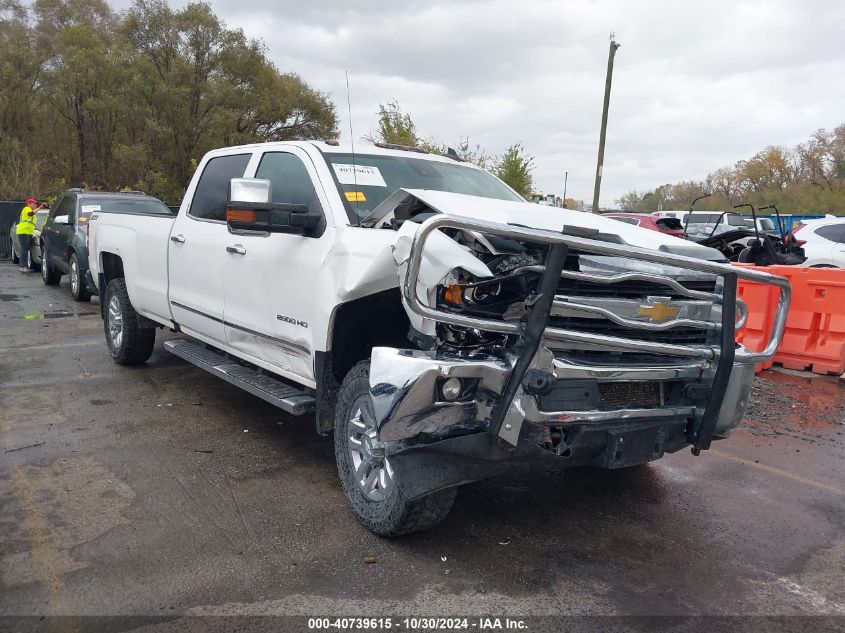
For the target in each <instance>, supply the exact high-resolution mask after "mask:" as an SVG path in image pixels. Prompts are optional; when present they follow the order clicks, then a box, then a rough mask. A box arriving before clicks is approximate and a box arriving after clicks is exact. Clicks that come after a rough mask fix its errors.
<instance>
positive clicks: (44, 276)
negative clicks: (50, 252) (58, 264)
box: [41, 251, 62, 286]
mask: <svg viewBox="0 0 845 633" xmlns="http://www.w3.org/2000/svg"><path fill="white" fill-rule="evenodd" d="M61 278H62V274H61V273H60V272H59V271H58V270H56V269H55V268H54V267H53V266H51V265H50V261H49V260H48V259H47V255H46V254H45V253H44V252H43V251H42V253H41V280H42V281H43V282H44V283H45V285H47V286H55V285H56V284H58V283H59V281H61Z"/></svg>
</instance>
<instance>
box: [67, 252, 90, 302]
mask: <svg viewBox="0 0 845 633" xmlns="http://www.w3.org/2000/svg"><path fill="white" fill-rule="evenodd" d="M67 270H68V277H70V294H72V295H73V298H74V299H76V300H77V301H88V300H89V299H91V293H90V292H88V288H86V287H85V278H84V277H83V276H82V269H81V268H80V266H79V257H77V255H76V253H71V254H70V259H69V260H68V263H67Z"/></svg>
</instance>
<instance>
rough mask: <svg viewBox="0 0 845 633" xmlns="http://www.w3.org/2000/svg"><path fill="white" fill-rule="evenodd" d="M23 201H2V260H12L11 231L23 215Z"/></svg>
mask: <svg viewBox="0 0 845 633" xmlns="http://www.w3.org/2000/svg"><path fill="white" fill-rule="evenodd" d="M23 205H24V201H23V200H0V259H11V258H12V239H11V237H10V236H9V231H11V230H12V225H13V224H14V223H15V221H16V220H17V219H18V218H19V217H20V215H21V209H22V208H23Z"/></svg>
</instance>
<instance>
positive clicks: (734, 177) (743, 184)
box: [616, 123, 845, 213]
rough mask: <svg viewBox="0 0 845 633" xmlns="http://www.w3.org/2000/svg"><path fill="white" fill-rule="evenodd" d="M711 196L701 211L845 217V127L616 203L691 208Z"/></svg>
mask: <svg viewBox="0 0 845 633" xmlns="http://www.w3.org/2000/svg"><path fill="white" fill-rule="evenodd" d="M705 193H710V194H711V197H709V198H706V199H704V200H702V201H701V202H699V203H698V204H696V209H702V210H726V209H730V208H731V207H733V206H734V205H737V204H743V203H750V204H753V205H754V206H755V207H759V206H765V205H769V204H775V205H777V207H778V209H779V210H780V211H781V212H787V213H845V123H843V124H842V125H840V126H838V127H837V128H835V129H834V130H832V131H828V130H824V129H820V130H817V131H816V132H815V133H813V134H812V135H811V136H810V138H809V139H808V140H807V141H805V142H803V143H799V144H798V145H797V146H795V147H794V148H791V149H790V148H785V147H780V146H770V147H767V148H766V149H764V150H762V151H760V152H757V153H756V154H754V156H752V157H751V158H749V159H748V160H741V161H739V162H737V163H736V164H735V165H734V166H733V167H723V168H721V169H717V170H716V171H714V172H713V173H711V174H708V175H707V177H706V178H705V179H704V180H688V181H682V182H679V183H675V184H667V185H661V186H660V187H657V188H656V189H653V190H651V191H645V192H637V191H631V192H629V193H627V194H625V195H624V196H622V197H621V198H619V199H618V200H617V201H616V203H617V204H618V205H619V206H620V207H621V208H622V209H624V210H626V211H657V210H658V207H662V208H663V209H666V210H668V209H686V208H687V207H688V206H689V204H690V202H691V201H692V200H693V199H694V198H697V197H698V196H700V195H703V194H705Z"/></svg>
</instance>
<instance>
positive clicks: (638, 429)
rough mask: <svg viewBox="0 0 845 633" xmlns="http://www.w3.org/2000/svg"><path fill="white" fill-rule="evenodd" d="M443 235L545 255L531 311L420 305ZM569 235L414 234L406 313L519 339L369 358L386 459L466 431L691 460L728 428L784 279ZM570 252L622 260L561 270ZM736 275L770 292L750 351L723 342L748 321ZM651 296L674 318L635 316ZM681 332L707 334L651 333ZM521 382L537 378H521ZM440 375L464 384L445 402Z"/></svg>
mask: <svg viewBox="0 0 845 633" xmlns="http://www.w3.org/2000/svg"><path fill="white" fill-rule="evenodd" d="M443 228H448V229H451V230H457V231H463V232H476V233H479V234H484V235H496V236H501V237H507V238H511V239H515V240H518V241H523V242H530V243H533V244H534V245H535V246H543V247H547V248H548V254H547V256H546V259H545V262H544V264H543V265H537V266H531V267H530V268H531V269H532V270H531V272H532V273H537V274H539V281H538V282H537V289H536V294H535V296H534V300H533V302H532V303H530V304H528V303H526V307H525V310H526V312H525V314H523V315H522V316H521V317H520V319H519V320H507V319H504V318H500V319H495V318H489V317H479V316H473V315H471V314H465V313H459V312H454V311H447V310H444V309H440V308H438V307H437V306H435V305H429V301H430V300H431V297H430V295H431V292H430V290H431V288H430V287H429V286H428V285H425V284H423V286H422V287H421V285H420V284H421V282H420V279H421V268H422V265H423V259H424V258H423V255H424V253H425V246H426V242H427V240H428V238H429V237H430V236H432V235H433V234H435V232H436V231H438V230H439V229H443ZM573 229H577V227H572V228H567V227H563V231H562V232H559V233H558V232H552V231H545V230H537V229H529V228H525V227H521V226H513V225H501V224H493V223H489V222H484V221H480V220H467V219H463V218H456V217H450V216H447V215H444V214H440V215H437V216H434V217H433V218H430V219H428V220H426V221H425V222H423V223H422V224H421V225H420V227H419V228H418V229H417V231H416V233H415V235H414V238H413V242H412V243H411V245H410V249H409V250H408V252H407V255H405V254H403V255H401V258H400V259H397V260H396V261H397V264H399V266H400V275H402V276H403V283H402V299H403V304H404V306H405V308H406V310H407V311H408V313H409V315H411V316H413V317H414V318H417V319H422V320H423V322H425V320H431V321H434V322H439V323H443V324H449V325H451V326H456V327H459V328H467V329H478V330H482V331H485V332H496V333H501V334H505V335H508V336H509V337H510V340H511V341H517V343H516V344H514V345H513V346H512V347H504V348H502V349H500V350H496V351H495V352H494V353H488V354H484V355H482V354H476V355H469V354H461V355H452V354H448V353H443V352H437V351H432V352H422V351H410V350H397V349H389V348H376V349H374V350H373V353H372V358H371V365H370V392H371V398H372V404H373V409H374V413H375V416H376V419H377V421H378V425H379V435H380V440H381V441H382V442H383V443H384V444H385V447H386V449H387V450H388V451H389V452H392V453H394V454H399V453H401V452H402V451H405V450H407V449H409V448H419V447H421V446H426V445H432V444H441V445H443V444H446V443H448V442H450V441H453V440H454V439H455V438H458V437H463V438H466V437H468V436H473V435H474V436H488V437H489V438H492V440H494V441H495V442H494V443H495V444H496V445H497V446H501V447H504V448H506V449H508V450H511V449H519V448H521V447H522V446H525V445H533V446H535V447H536V446H540V447H541V448H544V449H546V450H551V451H552V452H556V453H557V454H558V455H561V456H563V457H568V456H570V455H572V456H577V457H578V458H579V459H582V460H589V459H593V461H582V462H581V463H597V464H599V465H604V466H607V467H621V466H626V465H631V464H633V463H640V462H641V461H648V460H649V459H656V458H657V457H659V456H661V455H662V454H663V453H664V452H671V451H673V450H678V449H679V448H681V447H682V446H688V445H692V447H693V450H694V452H696V453H697V452H698V451H700V450H705V449H707V448H708V447H709V446H710V442H711V440H712V439H714V438H719V437H725V436H726V435H727V434H728V433H729V432H730V430H731V429H732V428H734V427H736V426H737V425H738V424H739V422H740V420H741V419H742V416H743V413H744V410H745V407H746V405H747V401H748V396H749V394H750V389H751V383H752V380H753V377H754V365H755V363H759V362H763V361H765V360H768V359H769V358H771V356H772V355H774V353H775V351H776V349H777V347H778V345H779V343H780V340H781V337H782V335H783V330H784V327H785V323H786V314H787V310H788V307H789V298H790V287H789V282H788V281H787V280H786V279H784V278H782V277H778V276H775V275H770V274H767V273H765V272H760V271H757V270H751V269H747V268H737V267H733V266H730V265H728V264H724V263H718V262H712V261H707V260H702V259H695V258H691V257H687V256H684V255H679V254H674V253H671V252H668V251H664V250H660V251H651V250H644V249H641V248H634V247H631V246H628V245H626V244H619V243H615V242H612V241H607V240H604V239H592V238H591V237H590V236H591V235H592V234H591V233H590V234H584V232H583V231H582V232H580V235H579V231H577V230H573ZM440 235H441V236H442V234H440ZM670 250H671V249H670ZM570 254H575V255H577V256H578V257H579V258H580V257H581V256H583V255H586V256H588V257H589V256H596V255H598V256H609V257H611V258H617V259H618V261H619V262H620V264H619V268H618V269H615V270H611V271H610V272H605V273H601V274H599V273H597V272H594V271H593V272H591V271H590V270H582V269H580V268H578V269H571V268H567V267H566V266H565V262H566V261H567V257H568V256H569V255H570ZM579 261H580V259H579ZM639 263H642V264H643V265H640V266H638V264H639ZM588 268H589V267H588ZM403 270H404V271H405V272H404V273H403V272H402V271H403ZM671 270H674V271H676V273H677V271H691V272H693V273H696V274H703V275H705V276H710V277H711V278H713V279H716V280H717V285H716V286H715V288H716V289H715V290H713V291H697V290H693V289H690V288H687V287H685V286H683V285H682V284H680V283H678V281H677V280H676V279H675V278H673V276H672V274H670V272H669V271H671ZM561 279H570V280H572V279H574V280H576V281H578V282H579V283H586V284H598V285H602V286H612V285H614V284H627V283H629V282H648V283H650V284H652V285H654V284H656V285H658V286H660V287H661V290H660V291H658V293H659V292H663V293H664V294H667V295H675V296H678V295H680V296H681V297H682V298H681V300H677V301H676V300H675V299H672V298H671V297H669V298H665V297H660V296H650V295H648V296H643V297H642V299H643V301H646V302H647V303H643V302H642V301H639V302H637V301H635V302H633V303H632V302H630V301H625V300H617V299H603V298H597V297H596V296H593V297H592V298H590V297H586V296H578V291H577V290H576V291H574V293H570V294H565V293H561V291H560V286H559V282H560V280H561ZM739 279H747V280H751V281H756V282H759V283H764V284H769V285H773V286H775V287H777V288H778V290H779V292H780V300H779V303H778V307H777V311H776V314H775V317H774V323H773V326H772V330H771V335H770V338H769V340H768V341H767V342H766V346H765V349H764V350H763V351H761V352H753V351H750V350H747V349H745V348H743V347H742V346H737V345H736V343H735V336H734V333H735V329H736V328H737V327H741V326H742V324H743V323H744V321H745V320H746V318H747V311H746V310H745V308H744V304H742V302H741V301H739V300H738V299H737V284H738V280H739ZM429 281H430V280H429ZM429 285H430V284H429ZM662 289H666V290H662ZM656 294H657V293H656ZM652 300H660V301H657V303H660V304H662V305H664V306H670V305H671V306H673V309H674V310H675V316H677V317H678V318H674V319H673V320H667V319H659V320H658V322H656V323H652V321H653V320H654V319H652V318H648V319H646V320H644V319H643V318H642V316H643V310H644V309H645V310H649V309H651V308H650V307H649V306H651V305H655V306H656V305H657V303H653V302H652ZM629 304H630V305H629ZM572 314H574V315H575V316H580V317H583V316H585V315H588V316H591V317H592V318H601V319H605V320H606V321H609V322H611V323H614V324H615V325H616V326H618V330H617V329H613V330H609V333H603V332H602V333H599V332H595V331H589V329H586V330H585V329H579V327H578V326H577V319H576V320H575V323H576V325H571V326H566V325H563V326H561V325H559V324H558V325H555V323H558V322H556V321H553V318H554V317H555V316H560V315H572ZM681 327H686V328H694V329H697V330H701V331H703V332H708V334H707V336H706V337H705V338H700V339H697V341H698V342H696V343H694V344H693V343H690V344H683V343H675V342H661V341H660V340H658V339H657V334H658V333H660V332H664V331H666V330H671V329H673V328H681ZM632 330H639V331H640V332H653V333H655V337H650V336H642V335H640V336H634V335H631V334H632ZM610 334H612V335H610ZM585 352H587V353H586V354H585ZM597 352H598V354H596V353H597ZM601 352H607V355H606V356H605V355H604V354H601ZM590 354H592V355H590ZM614 359H615V360H614ZM631 359H633V360H631ZM532 372H534V373H532ZM529 375H531V376H536V377H538V380H539V381H540V382H539V383H537V384H534V383H532V382H531V380H529ZM448 378H459V379H461V380H462V383H463V384H464V385H465V386H466V387H467V388H466V389H464V390H462V391H461V398H460V399H459V400H458V401H456V402H447V401H445V398H443V397H442V396H441V390H440V386H441V384H442V382H443V381H445V380H446V379H448ZM541 383H542V384H541ZM578 385H581V386H583V395H582V396H578V394H577V393H574V392H577V389H578V387H577V386H578ZM573 386H575V387H576V388H575V389H574V390H573ZM570 392H573V393H570ZM573 394H574V395H573ZM573 438H574V439H573ZM630 443H634V444H635V445H637V447H636V449H634V450H632V451H630V452H629V453H628V454H627V455H623V457H622V459H617V457H618V456H619V455H621V454H623V453H625V451H623V450H622V445H623V444H624V445H625V447H627V446H628V445H629V444H630ZM649 443H651V445H650V446H649ZM605 445H606V446H605ZM581 449H585V450H581ZM586 449H589V450H586ZM652 449H653V450H652ZM599 450H600V451H601V455H599V453H598V452H596V451H599ZM615 456H616V457H615ZM637 460H639V461H637ZM575 461H577V460H575Z"/></svg>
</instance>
